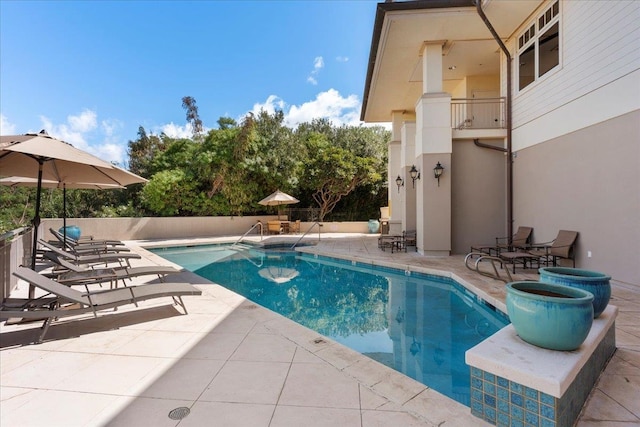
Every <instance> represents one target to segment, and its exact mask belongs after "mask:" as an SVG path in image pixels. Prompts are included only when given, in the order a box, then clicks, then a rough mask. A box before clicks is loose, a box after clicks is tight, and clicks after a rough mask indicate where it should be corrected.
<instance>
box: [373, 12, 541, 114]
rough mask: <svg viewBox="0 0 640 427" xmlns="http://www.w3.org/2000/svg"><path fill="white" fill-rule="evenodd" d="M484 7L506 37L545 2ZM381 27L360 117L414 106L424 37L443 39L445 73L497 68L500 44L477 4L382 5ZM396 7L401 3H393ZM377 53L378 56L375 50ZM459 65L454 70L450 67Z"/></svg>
mask: <svg viewBox="0 0 640 427" xmlns="http://www.w3.org/2000/svg"><path fill="white" fill-rule="evenodd" d="M410 3H411V2H407V3H405V4H406V5H407V6H408V5H409V4H410ZM485 3H486V4H485V6H483V10H484V12H485V14H486V15H487V17H488V19H489V21H490V22H491V24H492V25H493V27H494V28H495V30H496V31H497V32H498V34H499V35H500V37H501V38H502V40H506V39H508V38H509V37H511V36H512V34H513V33H514V31H515V30H516V29H517V28H518V27H519V26H520V25H521V23H522V22H523V21H526V20H527V19H528V18H529V16H530V15H531V14H532V13H533V11H534V10H535V9H536V8H537V7H538V6H539V5H540V4H541V1H540V0H518V1H505V0H491V1H489V2H485ZM385 5H387V4H379V9H378V14H380V13H382V14H383V15H384V19H383V20H382V22H381V25H379V27H378V28H375V29H374V40H375V39H376V34H375V32H376V31H378V32H379V41H378V44H377V49H374V48H375V46H372V50H371V55H372V57H370V65H369V67H372V69H370V70H368V71H369V72H368V75H367V87H365V98H364V100H363V101H364V102H363V114H362V118H363V119H364V121H366V122H388V121H390V120H391V112H392V111H402V110H406V111H413V110H414V109H415V103H416V101H417V100H418V98H420V96H421V94H422V58H421V52H422V49H423V45H424V43H425V42H432V41H438V42H442V43H443V64H442V65H443V73H442V75H443V79H444V80H461V79H462V78H464V77H465V76H481V75H490V74H493V75H496V74H499V65H500V63H499V59H500V49H499V46H498V44H497V42H496V41H495V40H494V39H493V37H492V35H491V33H490V31H489V30H488V29H487V27H486V25H485V23H484V22H483V20H482V19H481V18H480V16H479V15H478V12H477V10H476V8H475V7H449V8H438V9H433V8H425V9H407V10H389V11H386V12H385V11H384V7H385ZM393 5H394V6H395V7H396V8H398V7H400V8H402V6H403V5H400V4H398V3H395V4H393ZM373 55H375V57H374V56H373ZM452 66H455V67H456V68H455V70H449V67H452Z"/></svg>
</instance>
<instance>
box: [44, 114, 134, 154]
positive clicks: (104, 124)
mask: <svg viewBox="0 0 640 427" xmlns="http://www.w3.org/2000/svg"><path fill="white" fill-rule="evenodd" d="M40 121H41V122H42V127H41V129H44V130H45V131H47V133H48V134H49V135H51V136H52V137H54V138H58V139H61V140H62V141H65V142H68V143H70V144H72V145H73V146H74V147H76V148H79V149H80V150H84V151H87V152H89V153H91V154H93V155H94V156H96V157H99V158H101V159H102V160H104V161H107V162H110V163H116V164H118V165H124V163H125V160H126V156H127V145H126V142H125V139H124V138H122V137H121V136H120V132H121V131H122V130H123V128H124V124H123V123H122V122H121V121H120V120H114V119H106V120H102V121H101V122H100V126H98V114H97V113H96V112H95V111H92V110H89V109H85V110H83V111H82V112H80V113H79V114H77V115H73V114H71V115H69V116H67V120H66V122H65V123H60V124H57V123H53V121H52V120H51V119H49V118H48V117H45V116H40ZM38 132H39V130H38Z"/></svg>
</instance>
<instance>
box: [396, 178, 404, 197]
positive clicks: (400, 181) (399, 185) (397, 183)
mask: <svg viewBox="0 0 640 427" xmlns="http://www.w3.org/2000/svg"><path fill="white" fill-rule="evenodd" d="M396 185H397V186H398V193H399V192H400V187H404V179H402V178H400V175H398V177H397V178H396Z"/></svg>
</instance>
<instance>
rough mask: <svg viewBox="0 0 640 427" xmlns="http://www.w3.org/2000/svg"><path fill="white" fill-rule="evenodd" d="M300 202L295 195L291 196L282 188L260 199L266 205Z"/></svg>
mask: <svg viewBox="0 0 640 427" xmlns="http://www.w3.org/2000/svg"><path fill="white" fill-rule="evenodd" d="M299 202H300V200H298V199H296V198H295V197H293V196H290V195H288V194H287V193H283V192H282V191H280V190H276V191H275V192H273V193H271V194H270V195H268V196H267V197H265V198H264V199H262V200H260V201H259V202H258V203H259V204H261V205H264V206H280V205H290V204H293V203H299Z"/></svg>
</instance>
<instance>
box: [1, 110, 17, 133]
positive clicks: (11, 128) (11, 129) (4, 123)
mask: <svg viewBox="0 0 640 427" xmlns="http://www.w3.org/2000/svg"><path fill="white" fill-rule="evenodd" d="M15 133H16V125H14V124H13V123H11V122H9V119H7V116H5V115H4V114H0V135H15Z"/></svg>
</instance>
